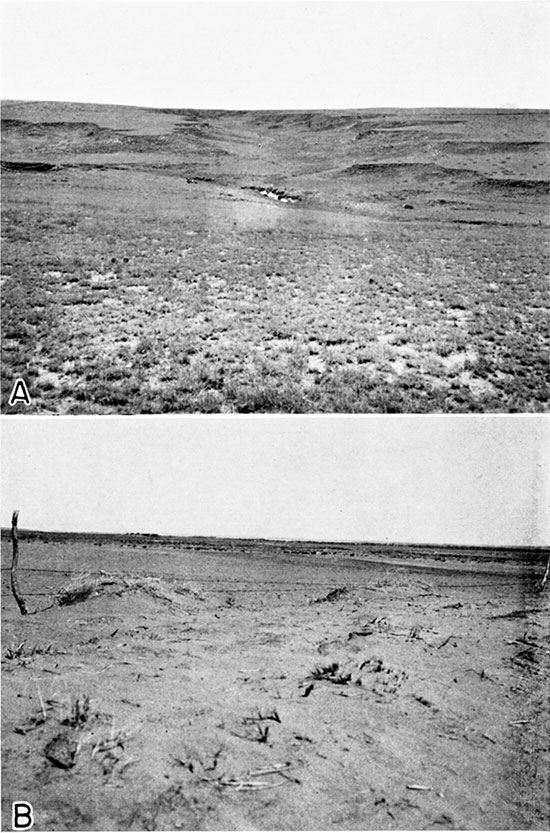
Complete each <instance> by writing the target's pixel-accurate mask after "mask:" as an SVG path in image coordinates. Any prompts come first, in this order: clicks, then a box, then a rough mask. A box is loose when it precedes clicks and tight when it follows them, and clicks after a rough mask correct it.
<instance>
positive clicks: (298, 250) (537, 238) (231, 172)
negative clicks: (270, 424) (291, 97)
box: [2, 102, 550, 414]
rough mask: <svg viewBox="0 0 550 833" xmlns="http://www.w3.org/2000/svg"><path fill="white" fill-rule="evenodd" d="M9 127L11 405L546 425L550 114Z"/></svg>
mask: <svg viewBox="0 0 550 833" xmlns="http://www.w3.org/2000/svg"><path fill="white" fill-rule="evenodd" d="M2 115H3V122H2V131H3V149H2V154H3V156H2V158H3V162H2V164H3V208H2V235H3V251H2V304H3V306H2V325H3V327H2V356H3V366H2V403H3V412H4V413H29V412H36V413H69V414H80V413H98V414H101V413H125V414H127V413H189V412H202V413H232V412H236V413H257V412H286V413H311V412H356V413H399V412H414V413H430V412H435V413H443V412H445V413H469V412H525V411H531V412H536V411H539V412H540V411H546V410H547V408H548V383H547V377H548V347H549V328H548V306H549V304H548V302H549V295H548V239H549V238H548V227H549V224H550V223H549V213H548V207H549V203H548V180H549V153H548V150H549V144H548V130H547V127H548V114H547V113H545V112H542V111H540V112H531V111H456V110H443V111H430V110H419V111H389V110H388V111H353V112H352V111H349V112H348V111H342V112H317V113H301V112H296V113H292V112H287V113H277V112H264V113H259V112H243V113H227V112H211V111H209V112H207V111H186V110H181V111H156V110H142V109H135V108H123V107H108V106H94V105H76V104H54V103H50V104H48V103H36V104H32V103H17V102H8V103H5V104H4V106H3V113H2ZM17 377H22V378H24V379H25V381H26V382H27V384H28V387H29V391H30V394H31V398H32V406H31V407H30V408H29V409H27V408H25V407H24V406H23V405H20V406H17V407H15V408H10V407H9V406H8V405H7V398H8V396H9V392H10V390H11V387H12V385H13V382H14V380H15V379H16V378H17Z"/></svg>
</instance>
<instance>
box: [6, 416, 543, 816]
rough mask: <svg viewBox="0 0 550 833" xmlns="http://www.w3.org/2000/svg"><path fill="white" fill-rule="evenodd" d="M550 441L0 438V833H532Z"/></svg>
mask: <svg viewBox="0 0 550 833" xmlns="http://www.w3.org/2000/svg"><path fill="white" fill-rule="evenodd" d="M549 425H550V423H549V422H548V419H547V417H546V416H541V417H539V416H502V417H500V416H498V417H497V416H493V417H488V416H480V417H476V416H467V417H445V416H441V417H439V416H427V417H423V416H411V417H398V416H391V417H387V416H380V417H378V416H357V417H356V416H350V417H345V416H343V417H336V416H327V417H324V416H313V417H291V416H281V417H275V416H274V417H269V416H266V417H230V416H228V417H196V418H195V417H190V416H189V417H146V418H141V417H127V418H126V417H112V418H111V417H102V418H86V417H82V418H78V419H75V418H70V417H69V418H67V419H65V418H61V417H60V418H47V417H46V418H44V417H14V418H4V419H3V420H2V424H1V428H2V458H3V478H2V635H3V640H2V750H1V752H2V829H3V830H10V829H11V830H30V829H31V828H34V829H36V830H45V831H50V830H52V831H55V830H72V831H76V830H89V831H96V830H218V829H222V830H352V829H362V830H387V829H392V830H426V829H449V830H457V829H463V830H479V829H493V830H499V829H500V830H503V829H533V830H535V829H548V825H549V822H550V818H549V806H548V789H549V782H550V752H549V740H548V725H549V717H550V714H549V712H550V709H549V698H548V679H549V673H550V625H549V622H550V619H549V616H548V613H549V609H550V600H549V586H550V580H549V554H550V549H549V545H550V517H549V510H548V507H549V504H550V501H549V497H550V495H549V449H550V444H549Z"/></svg>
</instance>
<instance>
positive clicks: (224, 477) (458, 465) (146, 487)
mask: <svg viewBox="0 0 550 833" xmlns="http://www.w3.org/2000/svg"><path fill="white" fill-rule="evenodd" d="M0 428H1V438H2V463H3V476H2V482H1V494H2V516H1V521H2V526H9V524H10V519H11V513H12V511H13V510H14V509H19V510H20V520H19V523H20V526H21V528H23V529H25V528H26V529H42V530H49V531H73V532H77V531H80V532H86V531H88V532H121V533H125V532H154V533H159V534H176V535H178V534H179V535H218V536H225V537H265V538H290V539H302V540H332V541H339V540H340V541H341V540H345V541H354V540H355V541H389V542H399V543H406V542H410V543H435V544H471V545H488V546H491V545H495V546H498V545H502V546H504V545H524V546H530V545H549V544H550V516H549V513H550V499H549V498H550V477H549V463H550V442H549V440H550V421H549V420H548V419H547V418H546V417H545V416H542V417H539V416H467V417H460V416H458V417H457V416H425V417H418V416H392V417H387V416H364V417H362V416H349V417H347V416H341V417H340V416H326V417H325V416H311V417H307V416H305V417H291V416H289V417H285V416H279V417H277V416H273V417H271V416H265V417H230V416H228V417H221V416H220V417H204V416H202V417H192V416H186V417H101V418H98V417H91V418H88V417H68V418H63V417H58V418H53V417H50V418H44V417H42V418H41V417H28V418H27V417H11V418H3V419H2V421H1V424H0Z"/></svg>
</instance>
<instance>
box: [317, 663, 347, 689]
mask: <svg viewBox="0 0 550 833" xmlns="http://www.w3.org/2000/svg"><path fill="white" fill-rule="evenodd" d="M310 679H312V680H325V681H326V682H328V683H334V684H335V685H348V683H350V682H351V674H349V673H343V671H342V670H341V668H340V664H339V663H338V662H331V663H330V664H329V665H322V666H318V667H317V668H315V670H314V671H312V672H311V674H310Z"/></svg>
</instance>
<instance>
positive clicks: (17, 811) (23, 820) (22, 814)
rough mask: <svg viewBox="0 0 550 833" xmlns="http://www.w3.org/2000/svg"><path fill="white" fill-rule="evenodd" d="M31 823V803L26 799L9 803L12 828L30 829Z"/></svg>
mask: <svg viewBox="0 0 550 833" xmlns="http://www.w3.org/2000/svg"><path fill="white" fill-rule="evenodd" d="M33 824H34V819H33V813H32V804H29V802H28V801H14V802H13V803H12V805H11V826H12V830H30V829H31V827H32V826H33Z"/></svg>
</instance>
